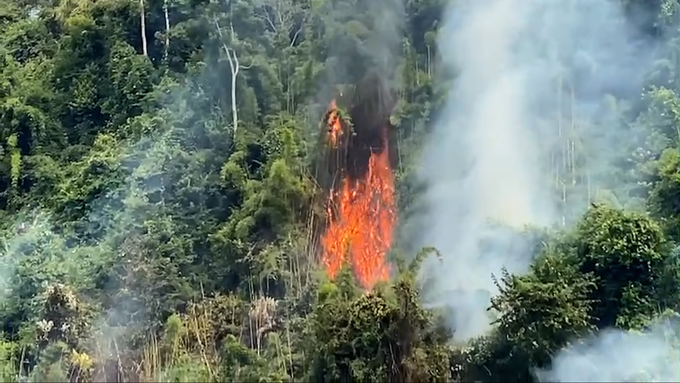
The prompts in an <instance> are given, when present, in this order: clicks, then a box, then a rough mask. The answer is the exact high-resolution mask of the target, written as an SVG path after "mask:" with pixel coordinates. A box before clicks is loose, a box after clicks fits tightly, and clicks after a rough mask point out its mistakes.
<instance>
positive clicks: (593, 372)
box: [536, 314, 680, 382]
mask: <svg viewBox="0 0 680 383" xmlns="http://www.w3.org/2000/svg"><path fill="white" fill-rule="evenodd" d="M672 319H674V320H663V321H657V322H656V323H654V324H653V325H652V326H650V328H649V329H647V330H646V331H644V332H636V331H628V332H626V331H622V330H606V331H603V332H602V333H600V334H598V335H597V336H594V337H592V338H590V339H586V340H585V341H583V342H580V343H579V344H577V345H574V346H572V347H569V348H567V349H564V350H562V351H561V352H560V353H558V354H557V356H556V357H555V358H554V359H553V363H552V367H551V369H550V370H539V371H536V376H537V378H538V379H539V381H542V382H677V381H679V380H680V369H678V365H677V363H678V357H680V349H678V346H680V343H679V340H680V339H679V338H678V335H680V334H679V333H678V332H677V331H678V317H677V314H676V316H675V318H672Z"/></svg>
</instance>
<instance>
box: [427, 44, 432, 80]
mask: <svg viewBox="0 0 680 383" xmlns="http://www.w3.org/2000/svg"><path fill="white" fill-rule="evenodd" d="M430 55H431V53H430V46H429V45H428V46H427V78H432V70H431V69H430V66H431V58H430V57H431V56H430Z"/></svg>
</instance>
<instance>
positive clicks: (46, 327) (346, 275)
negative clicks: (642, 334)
mask: <svg viewBox="0 0 680 383" xmlns="http://www.w3.org/2000/svg"><path fill="white" fill-rule="evenodd" d="M621 1H622V2H623V3H625V4H624V6H625V9H627V10H628V12H629V13H630V17H631V24H633V25H635V26H636V28H639V29H640V31H641V33H647V34H649V35H650V36H652V35H661V34H664V33H668V34H671V33H676V32H677V26H673V25H675V24H673V23H674V21H673V20H675V18H674V17H673V16H674V15H675V13H674V12H676V9H678V7H677V4H675V0H673V1H661V2H659V1H651V0H650V1H646V0H627V1H625V0H621ZM380 3H381V2H380V1H373V2H372V1H369V0H134V1H133V0H96V1H95V0H0V31H1V33H0V215H1V220H0V225H1V228H2V233H3V238H4V241H3V244H4V248H3V251H2V254H1V255H0V260H1V261H2V262H1V267H0V283H1V284H2V285H1V287H2V292H1V294H2V295H1V296H0V305H1V306H0V307H1V308H0V327H1V331H2V335H0V336H1V339H0V380H2V381H6V382H13V381H35V382H39V381H72V382H92V381H109V382H129V381H147V382H148V381H178V382H179V381H199V382H217V381H221V382H232V381H233V382H236V381H247V382H250V381H253V382H254V381H260V382H265V381H266V382H293V381H298V382H301V381H316V382H348V381H362V382H363V381H366V382H369V381H370V382H385V381H393V382H435V381H437V382H444V381H474V380H477V381H487V382H492V381H505V382H520V381H531V380H532V379H534V378H533V374H532V371H533V368H534V367H546V366H549V364H550V361H551V358H552V356H553V355H554V354H555V353H556V352H557V351H558V350H560V349H561V348H562V347H564V346H565V345H567V344H569V342H572V341H574V339H578V338H579V337H582V336H585V334H588V333H591V332H593V331H597V330H598V329H604V328H610V327H618V328H620V329H624V330H631V331H632V330H636V329H641V328H643V327H644V326H646V325H647V324H648V323H649V321H650V320H652V319H653V318H656V317H658V316H659V315H672V313H673V312H675V311H677V310H678V302H680V301H679V298H680V293H679V286H680V278H679V275H678V272H679V270H680V267H679V264H678V262H679V251H678V240H679V238H680V206H679V201H680V172H679V171H678V163H680V153H679V150H678V149H679V147H680V146H679V145H680V142H679V141H680V96H679V95H678V92H680V81H679V80H680V72H679V71H680V67H679V66H680V62H678V60H677V57H678V54H680V45H679V43H678V41H677V40H674V39H672V38H668V41H669V44H671V46H672V47H671V49H668V52H669V55H668V57H665V58H660V59H659V63H658V65H656V66H655V68H657V70H656V71H654V72H653V73H650V80H649V82H648V84H646V87H645V89H644V90H643V91H642V92H641V94H642V95H641V97H639V98H638V99H636V100H632V101H631V102H630V106H629V107H628V108H627V109H626V110H622V111H621V117H620V119H621V120H624V121H625V122H626V124H628V125H629V126H630V135H631V136H634V137H637V138H638V139H637V141H636V142H635V146H634V147H633V146H631V147H622V148H620V153H621V158H622V161H621V164H618V165H616V164H615V165H612V166H617V168H616V169H613V170H612V172H619V173H620V174H625V175H627V176H629V177H633V176H634V177H637V178H636V179H637V180H638V181H639V182H637V184H636V185H637V187H635V188H633V189H634V190H625V191H619V190H616V191H612V195H616V198H617V201H616V202H615V203H606V204H604V203H603V204H599V205H594V206H593V207H592V208H591V209H589V210H588V211H587V212H586V213H585V215H584V216H582V217H580V218H578V223H577V224H575V225H574V228H573V229H570V230H567V231H565V232H557V233H553V234H551V236H550V238H546V239H545V246H543V247H542V250H541V251H540V254H537V256H536V260H535V262H534V264H533V265H532V267H531V270H530V271H529V273H528V274H526V275H521V276H520V275H511V274H507V273H506V274H504V275H498V276H497V278H498V279H497V283H498V286H499V289H500V294H499V295H498V296H496V297H495V298H494V299H493V301H492V303H491V306H492V307H491V310H494V311H495V313H496V314H495V315H496V317H497V319H496V321H495V328H494V330H493V331H492V332H491V333H489V334H488V335H486V336H484V337H482V338H479V339H475V340H473V341H471V342H470V343H467V344H465V345H459V344H454V343H453V342H451V334H452V331H455V329H448V328H447V327H446V326H445V325H444V322H443V319H442V316H441V313H439V312H437V311H433V310H429V309H425V308H424V307H423V306H422V305H421V300H420V298H419V296H420V293H421V291H420V289H421V287H422V283H420V281H419V278H418V275H419V264H420V262H421V261H422V260H423V259H424V258H425V257H427V256H428V255H429V253H431V251H427V249H425V250H423V251H422V252H420V253H419V254H417V255H416V256H414V255H412V254H406V255H404V256H403V259H402V258H399V259H401V260H402V261H400V262H397V258H396V255H395V258H394V263H395V264H398V265H400V267H399V270H398V272H396V273H394V274H395V275H394V276H393V277H392V278H391V280H390V281H389V282H385V283H382V284H379V285H378V286H376V288H375V289H374V291H372V292H370V293H366V292H364V291H362V290H361V289H360V288H358V286H357V283H356V281H355V280H354V279H353V277H352V275H351V272H349V271H348V270H347V269H346V270H345V271H344V272H343V273H342V274H341V275H340V276H339V277H338V278H336V280H335V281H329V280H328V278H327V277H326V276H325V273H324V271H323V269H322V268H320V267H319V264H318V259H317V255H316V243H315V238H314V236H313V232H312V230H311V229H310V227H312V226H313V222H315V221H318V220H323V217H324V214H325V210H324V208H323V206H322V204H321V202H322V201H321V200H320V199H319V198H317V196H318V194H319V188H318V186H317V184H316V182H315V181H314V176H313V175H314V158H315V152H316V150H317V145H318V141H319V140H318V134H319V133H320V132H321V131H322V130H323V129H322V128H320V125H319V123H320V121H321V116H322V115H323V113H324V111H325V109H326V107H327V105H328V102H329V100H330V99H331V98H332V97H333V87H334V86H336V85H337V84H354V83H357V82H358V81H359V80H360V78H361V77H363V75H364V74H365V73H366V72H367V71H369V69H370V68H376V67H379V68H383V69H381V71H382V73H386V74H387V75H388V76H391V78H392V79H393V82H394V86H395V87H396V89H397V93H398V97H399V102H398V106H397V109H396V110H395V112H394V113H393V116H392V122H393V123H394V125H395V127H394V129H396V130H397V135H398V137H399V143H398V144H399V147H400V156H401V157H402V159H401V163H400V166H399V168H398V169H397V170H396V179H397V194H398V202H399V209H400V219H405V218H406V217H408V215H409V214H415V213H414V210H417V205H418V204H417V201H418V196H419V192H420V190H421V187H422V185H419V184H418V183H417V182H416V179H415V178H414V174H415V173H414V172H415V171H416V170H417V166H418V154H419V153H420V151H421V150H422V147H423V142H424V140H425V139H426V137H427V136H428V133H429V129H430V127H431V125H432V124H431V121H432V120H433V119H434V118H435V117H436V113H437V110H438V108H440V107H441V105H442V104H443V99H444V97H445V96H446V87H447V86H449V84H448V83H447V82H446V81H439V80H437V78H438V77H436V73H437V72H438V63H439V61H438V52H437V46H436V43H435V42H436V36H437V30H438V28H439V25H440V23H441V18H442V14H443V10H444V7H445V6H447V5H448V3H449V2H448V1H446V0H404V2H403V7H404V8H403V11H404V16H403V17H404V18H405V22H404V25H403V28H401V29H403V33H402V34H399V35H392V36H391V38H392V41H387V42H386V41H384V39H385V34H386V33H385V31H382V32H379V31H377V29H379V28H383V29H384V25H383V24H380V23H376V20H378V19H380V18H381V17H389V15H386V14H382V13H380V8H379V7H380V6H379V4H380ZM660 3H663V6H659V4H660ZM642 13H644V14H645V15H650V16H649V17H647V16H645V17H635V16H636V15H639V14H642ZM379 14H380V15H381V16H376V15H379ZM396 23H397V21H395V24H396ZM674 28H675V29H674ZM401 29H400V28H396V27H395V29H394V30H395V31H398V30H401ZM669 31H670V32H669ZM673 31H676V32H673ZM664 38H665V37H664ZM376 39H379V40H376ZM390 44H391V45H390ZM673 44H675V45H673ZM391 46H394V49H393V50H392V49H391V48H390V47H391ZM381 47H382V48H385V49H384V50H387V51H393V52H394V54H393V55H391V56H386V55H385V54H384V52H381V51H382V49H378V48H381ZM376 56H380V57H376ZM386 61H388V62H386ZM617 193H618V194H617ZM627 196H629V197H630V198H629V199H626V198H627ZM612 199H614V197H612ZM631 201H632V202H631ZM610 202H611V201H610ZM629 202H630V203H629ZM628 205H630V206H628ZM633 205H635V206H638V207H639V206H641V208H634V207H632V206H633ZM395 250H398V249H395ZM433 256H434V255H433Z"/></svg>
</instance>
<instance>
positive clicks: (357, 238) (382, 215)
mask: <svg viewBox="0 0 680 383" xmlns="http://www.w3.org/2000/svg"><path fill="white" fill-rule="evenodd" d="M330 108H331V109H330V113H329V118H328V125H329V126H328V133H329V135H328V136H329V141H330V144H331V145H332V146H333V147H337V146H338V144H339V142H338V141H339V138H340V136H341V135H342V134H343V129H342V125H341V120H340V116H339V114H338V112H337V108H336V105H335V101H333V102H332V103H331V105H330ZM386 133H387V132H386V127H382V132H381V134H382V139H381V141H382V147H381V148H380V150H379V151H372V152H371V155H370V157H369V160H368V170H367V172H366V173H365V174H364V175H363V176H362V177H360V178H359V179H351V178H349V177H345V178H344V179H343V180H342V185H341V187H340V188H339V190H331V193H330V196H329V201H328V207H327V209H328V217H329V223H328V228H327V229H326V232H325V233H324V235H323V237H322V238H321V244H322V246H323V256H322V261H323V263H324V266H325V267H326V270H327V272H328V275H329V276H330V277H331V278H335V276H336V275H337V273H338V271H340V269H341V268H342V266H343V263H344V262H345V261H347V260H348V261H349V263H350V264H351V265H352V268H353V270H354V273H355V275H356V277H357V280H358V281H359V283H360V284H361V285H362V286H363V287H364V288H366V289H371V288H372V287H373V286H374V285H375V283H376V282H378V281H382V280H387V278H388V275H389V266H388V264H387V261H386V255H387V252H388V251H389V249H390V246H391V245H392V231H393V229H394V226H395V223H396V214H395V196H394V177H393V175H392V170H391V169H390V162H389V155H388V149H387V148H388V145H387V134H386ZM348 257H349V259H348Z"/></svg>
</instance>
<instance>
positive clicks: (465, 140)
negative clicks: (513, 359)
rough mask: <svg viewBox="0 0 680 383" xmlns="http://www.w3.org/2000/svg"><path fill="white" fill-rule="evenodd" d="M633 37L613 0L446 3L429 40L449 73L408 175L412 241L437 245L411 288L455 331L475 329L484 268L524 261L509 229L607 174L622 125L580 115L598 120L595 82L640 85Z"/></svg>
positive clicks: (561, 210)
mask: <svg viewBox="0 0 680 383" xmlns="http://www.w3.org/2000/svg"><path fill="white" fill-rule="evenodd" d="M635 41H636V40H635V39H634V38H632V34H631V28H630V27H629V26H628V25H626V24H625V20H624V16H623V12H622V10H621V7H620V3H619V2H618V1H614V0H612V1H609V0H465V1H463V0H459V1H455V2H452V3H451V4H450V5H449V8H448V10H447V12H446V15H445V18H444V25H443V27H442V28H441V29H440V31H439V41H438V50H439V53H440V56H441V59H442V63H441V64H442V67H443V70H442V72H445V75H450V74H454V75H455V80H454V82H453V86H452V88H451V89H450V92H449V99H448V101H447V102H448V104H447V106H446V108H445V110H444V112H443V113H442V114H441V115H440V116H439V118H438V120H437V122H436V124H435V126H434V138H433V139H432V141H431V142H430V143H429V144H428V145H429V146H428V148H427V150H426V153H427V154H426V155H425V158H424V161H423V166H422V169H423V170H422V173H421V176H422V178H423V179H424V181H425V182H426V183H427V184H428V187H429V190H428V192H427V194H426V203H427V204H428V205H429V213H428V216H427V218H426V222H427V225H428V233H427V235H425V236H424V238H423V245H429V246H434V247H436V248H437V249H438V250H440V251H441V252H442V254H443V260H442V261H441V263H440V262H438V261H434V262H435V263H436V264H432V265H431V266H432V267H431V268H427V267H426V268H425V270H424V274H425V277H426V278H427V279H428V280H429V282H430V284H431V286H429V289H428V291H427V292H426V294H425V295H426V297H425V300H426V301H427V303H429V304H431V305H435V306H446V307H449V308H450V309H451V311H452V313H453V314H452V316H451V322H452V323H451V325H452V327H453V328H454V330H455V335H454V336H455V338H456V339H457V340H465V339H468V338H470V337H474V336H478V335H482V334H483V333H485V332H486V331H487V330H488V329H489V327H490V322H491V320H490V318H489V314H488V312H487V308H488V306H489V297H490V295H493V294H494V293H495V292H496V287H495V285H494V283H493V280H492V274H495V275H499V274H500V271H501V269H502V268H503V267H505V268H507V269H508V271H510V272H511V273H523V272H525V271H526V270H527V268H528V266H529V264H530V262H531V260H532V258H533V254H532V251H531V248H530V246H529V245H530V243H528V242H526V241H524V240H523V239H521V238H522V237H520V236H518V235H517V233H518V232H519V231H521V230H522V229H523V228H525V227H526V226H539V227H545V226H551V225H557V224H560V225H564V224H567V223H568V219H567V218H566V216H567V215H571V216H574V215H578V213H579V212H576V211H567V210H568V209H569V210H574V209H576V208H575V207H574V206H578V209H581V210H580V211H582V209H584V208H585V206H586V205H587V201H588V200H589V198H586V196H585V194H586V192H585V191H583V192H581V193H580V194H581V195H578V193H575V194H576V197H572V196H570V197H569V198H574V200H573V201H566V202H565V199H566V197H565V196H566V195H567V192H566V190H567V187H569V188H573V187H574V186H575V185H577V184H579V183H581V184H583V185H585V184H586V183H587V188H588V191H587V194H588V197H590V190H591V188H593V186H592V185H597V184H598V183H599V182H602V181H605V178H607V177H609V178H611V177H610V176H609V175H608V174H607V173H606V171H605V169H606V166H607V164H611V162H612V158H613V156H614V153H617V150H618V153H620V152H621V148H620V146H621V145H620V142H622V141H623V137H624V136H625V134H624V132H623V128H622V127H621V126H620V125H617V124H613V123H610V122H607V125H603V126H594V125H595V124H596V123H595V121H596V120H597V121H609V120H607V117H608V116H607V115H608V114H609V115H611V114H612V113H611V112H610V110H609V109H607V107H606V103H605V101H604V100H605V99H607V97H606V96H607V95H609V94H616V95H618V96H620V95H631V94H633V93H635V94H637V95H638V96H639V94H640V86H641V83H642V78H643V75H644V73H645V71H647V70H648V69H649V65H650V63H651V61H652V60H651V58H652V55H651V54H652V48H650V45H649V44H648V45H647V47H648V48H643V45H642V44H638V43H636V42H635ZM565 116H571V117H565ZM573 116H576V117H573ZM584 121H586V122H587V123H586V122H584ZM600 123H601V124H604V122H600ZM598 135H601V136H606V137H607V138H606V140H603V139H597V136H598ZM590 137H593V138H592V139H591V138H590ZM574 148H578V149H579V150H580V152H578V153H577V151H576V149H574ZM577 160H578V161H580V163H578V165H575V163H576V162H577ZM575 169H579V171H581V173H582V174H578V175H577V174H576V170H575ZM583 169H586V173H587V177H586V176H584V175H583V171H582V170H583ZM556 178H557V179H556ZM586 178H587V182H586V181H584V180H585V179H586ZM608 181H611V180H608ZM563 194H564V196H563ZM577 197H578V199H577ZM577 201H578V202H579V203H576V202H577ZM491 223H497V224H498V225H492V224H491ZM501 228H503V230H501Z"/></svg>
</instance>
